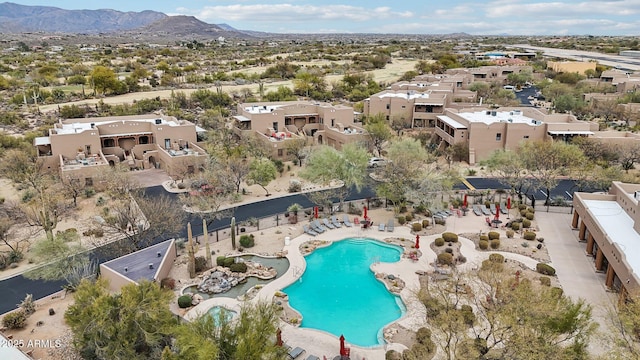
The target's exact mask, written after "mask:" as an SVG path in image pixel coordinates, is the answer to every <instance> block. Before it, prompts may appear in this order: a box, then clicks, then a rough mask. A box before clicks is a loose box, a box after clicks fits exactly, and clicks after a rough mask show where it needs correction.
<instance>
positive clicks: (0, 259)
mask: <svg viewBox="0 0 640 360" xmlns="http://www.w3.org/2000/svg"><path fill="white" fill-rule="evenodd" d="M442 244H443V245H444V240H442ZM7 264H8V262H7V258H6V257H5V256H4V255H3V254H0V270H4V269H5V268H6V267H7Z"/></svg>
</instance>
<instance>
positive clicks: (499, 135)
mask: <svg viewBox="0 0 640 360" xmlns="http://www.w3.org/2000/svg"><path fill="white" fill-rule="evenodd" d="M500 140H502V133H497V134H496V141H500Z"/></svg>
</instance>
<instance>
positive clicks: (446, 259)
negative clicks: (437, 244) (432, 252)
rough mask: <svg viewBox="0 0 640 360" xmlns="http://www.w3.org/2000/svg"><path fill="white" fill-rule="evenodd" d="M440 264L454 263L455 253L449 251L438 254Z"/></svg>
mask: <svg viewBox="0 0 640 360" xmlns="http://www.w3.org/2000/svg"><path fill="white" fill-rule="evenodd" d="M437 261H438V264H441V265H453V255H451V254H449V253H446V252H444V253H440V254H438V260H437Z"/></svg>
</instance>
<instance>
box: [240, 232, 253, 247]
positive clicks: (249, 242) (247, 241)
mask: <svg viewBox="0 0 640 360" xmlns="http://www.w3.org/2000/svg"><path fill="white" fill-rule="evenodd" d="M255 244H256V243H255V238H254V236H253V234H251V235H242V236H240V245H241V246H242V247H244V248H250V247H253V246H254V245H255Z"/></svg>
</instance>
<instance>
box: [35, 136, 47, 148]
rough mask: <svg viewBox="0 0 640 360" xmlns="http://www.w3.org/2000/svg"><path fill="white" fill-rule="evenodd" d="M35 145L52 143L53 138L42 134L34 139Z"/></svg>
mask: <svg viewBox="0 0 640 360" xmlns="http://www.w3.org/2000/svg"><path fill="white" fill-rule="evenodd" d="M33 145H35V146H38V145H51V138H50V137H48V136H41V137H37V138H35V139H33Z"/></svg>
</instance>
